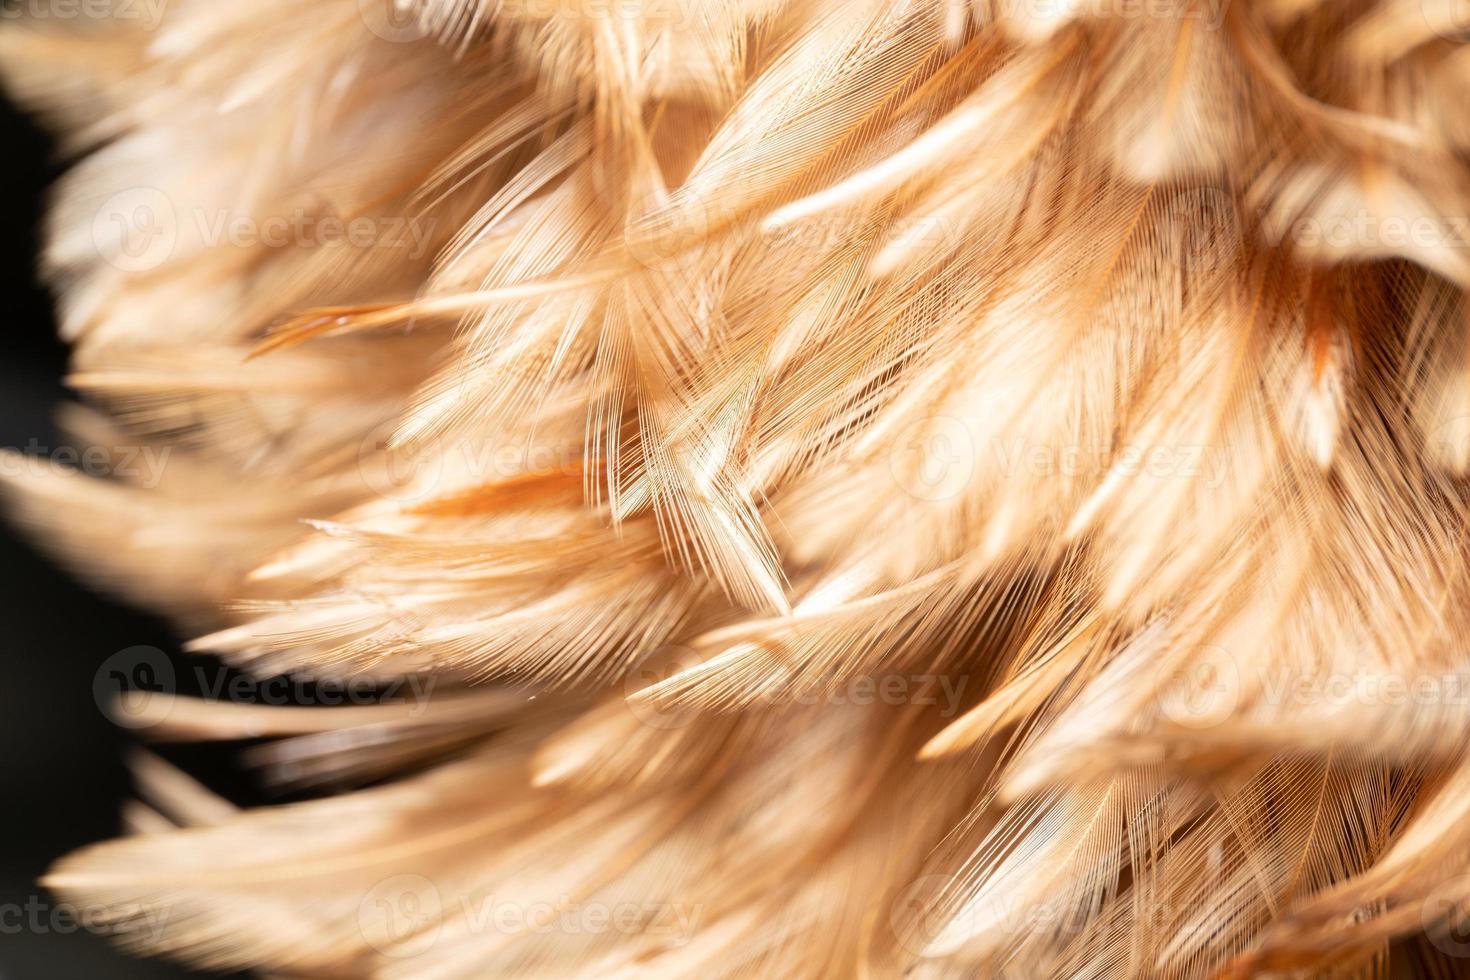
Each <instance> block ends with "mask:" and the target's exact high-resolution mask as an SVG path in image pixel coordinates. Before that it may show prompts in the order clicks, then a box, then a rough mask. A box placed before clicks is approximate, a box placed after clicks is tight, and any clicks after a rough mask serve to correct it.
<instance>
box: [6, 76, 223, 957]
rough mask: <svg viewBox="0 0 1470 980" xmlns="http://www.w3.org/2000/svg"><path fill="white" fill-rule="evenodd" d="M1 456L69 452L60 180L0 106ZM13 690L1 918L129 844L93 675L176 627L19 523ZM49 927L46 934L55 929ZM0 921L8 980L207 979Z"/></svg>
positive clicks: (13, 581)
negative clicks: (55, 219) (31, 538)
mask: <svg viewBox="0 0 1470 980" xmlns="http://www.w3.org/2000/svg"><path fill="white" fill-rule="evenodd" d="M0 148H3V149H0V193H3V195H4V196H3V197H0V304H3V305H0V310H3V316H4V328H5V329H4V340H3V353H0V445H4V446H12V447H16V448H23V447H25V446H27V444H28V443H31V440H33V439H34V440H35V441H36V442H35V443H32V445H33V446H34V445H39V446H42V447H47V448H54V447H56V446H57V445H59V444H60V443H59V441H58V437H57V433H56V429H55V426H54V424H53V419H54V414H55V410H56V407H57V404H58V403H59V402H60V401H62V400H63V399H64V398H66V397H67V396H66V392H65V390H64V389H63V388H62V386H61V376H62V373H63V370H64V367H65V360H66V351H65V349H64V348H63V347H62V346H61V344H60V343H59V342H58V341H57V340H56V339H55V322H54V319H53V315H52V311H51V299H50V297H49V296H48V295H47V293H46V291H45V290H44V289H43V288H42V287H41V286H40V285H38V284H37V281H36V274H35V256H36V250H37V223H38V219H39V214H40V210H41V206H42V203H43V200H44V192H45V188H46V186H47V184H48V183H49V182H50V181H51V179H53V178H54V176H55V175H56V173H57V172H58V171H59V164H58V162H57V161H56V160H55V159H54V157H53V154H52V150H51V147H50V146H49V144H48V143H47V142H46V140H45V139H44V137H43V136H42V135H41V134H40V132H39V131H38V130H37V128H36V127H35V125H34V124H33V123H31V122H30V121H28V120H27V119H25V118H23V117H22V116H20V115H19V114H18V113H17V112H16V110H15V109H14V108H13V107H12V106H11V105H9V104H6V103H3V101H0ZM0 596H3V599H0V603H3V607H4V612H5V617H4V641H3V654H0V655H3V657H4V664H3V674H0V676H3V679H4V680H3V684H0V733H3V752H0V799H3V801H4V804H5V805H4V808H3V812H0V909H3V908H7V907H8V908H13V907H14V906H20V907H22V908H25V907H26V906H27V904H28V903H29V904H30V905H35V904H36V903H42V907H43V908H45V909H47V910H50V909H54V908H55V906H56V904H57V902H56V899H55V898H54V897H53V896H51V895H49V894H47V893H46V892H45V890H44V889H42V888H40V887H39V886H38V885H37V884H36V883H35V881H36V878H37V877H38V876H39V875H40V874H42V873H43V872H44V871H45V869H46V867H47V866H48V865H49V864H50V863H51V862H52V861H54V860H55V859H56V858H58V857H60V856H61V855H63V854H65V853H66V852H68V851H70V850H72V849H74V848H77V847H79V846H81V845H83V844H87V843H90V842H92V841H96V840H101V839H103V838H106V837H110V836H113V835H115V834H116V833H117V832H118V812H119V808H120V806H121V804H122V802H123V801H124V800H125V799H126V798H127V797H128V794H129V780H128V774H127V770H126V768H125V765H124V761H123V759H124V755H125V753H126V751H127V749H128V748H129V747H130V744H131V742H130V740H129V738H128V737H127V736H126V735H125V733H123V732H121V731H119V730H118V729H116V728H114V727H113V726H112V724H111V723H110V722H109V721H108V720H107V719H106V718H105V717H104V716H103V714H102V712H101V711H100V710H99V709H98V707H97V704H96V702H95V700H94V699H93V694H92V690H93V688H92V680H93V674H94V672H95V671H96V669H97V667H98V665H99V664H100V663H101V662H102V661H103V660H104V659H106V658H107V657H108V656H109V655H110V654H112V653H113V652H115V651H118V650H121V649H124V648H126V647H130V646H134V645H137V644H150V645H153V646H157V647H159V648H161V649H163V650H166V651H168V652H169V653H170V655H171V656H177V651H178V641H177V638H176V637H175V636H174V635H173V634H172V632H171V631H170V629H169V627H168V626H167V624H165V623H163V622H161V621H159V620H157V619H153V618H150V617H148V616H146V615H143V614H142V613H139V612H137V611H134V610H131V609H128V608H125V607H123V606H120V605H118V604H116V603H114V602H111V601H109V600H107V599H105V598H103V597H101V596H98V595H96V594H95V593H92V592H89V591H88V590H86V589H85V588H83V587H81V586H79V585H77V584H76V583H74V582H73V581H72V580H71V579H70V578H69V577H68V576H67V575H66V574H65V573H64V572H62V571H61V570H60V569H58V568H56V567H55V566H53V565H52V564H50V563H49V562H48V561H47V560H46V559H44V558H42V557H41V556H40V555H39V553H38V552H37V551H36V550H35V549H34V548H32V547H31V545H30V544H29V543H28V542H27V541H26V540H25V538H24V537H23V536H22V535H20V534H19V533H18V532H17V531H16V530H15V529H14V528H12V527H11V526H9V525H8V524H0ZM43 921H45V920H44V919H43ZM16 922H17V919H16V916H15V913H14V912H13V911H12V912H10V913H9V915H8V916H6V917H0V930H3V932H0V980H72V978H89V980H90V978H119V980H127V978H153V977H159V978H162V977H187V976H202V975H203V974H194V973H190V972H188V971H185V970H182V969H180V968H178V967H175V966H171V965H169V964H166V963H162V962H159V961H149V960H138V959H133V958H131V957H128V956H125V955H123V954H121V953H118V952H115V951H114V950H113V949H112V948H111V947H110V946H109V944H108V943H107V942H106V941H105V940H103V939H101V938H98V937H95V936H92V935H88V934H86V933H84V932H82V931H81V930H70V929H68V930H67V931H62V930H59V929H52V928H50V927H49V926H46V927H43V928H41V929H35V928H32V927H30V926H29V925H28V924H27V925H24V926H22V927H21V929H20V931H19V932H13V931H12V928H13V927H14V925H15V924H16Z"/></svg>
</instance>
